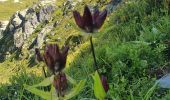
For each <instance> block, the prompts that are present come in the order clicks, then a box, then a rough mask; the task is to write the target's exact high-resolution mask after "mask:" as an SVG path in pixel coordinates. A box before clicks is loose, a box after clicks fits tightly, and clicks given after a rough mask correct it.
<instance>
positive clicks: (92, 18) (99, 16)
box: [73, 5, 107, 33]
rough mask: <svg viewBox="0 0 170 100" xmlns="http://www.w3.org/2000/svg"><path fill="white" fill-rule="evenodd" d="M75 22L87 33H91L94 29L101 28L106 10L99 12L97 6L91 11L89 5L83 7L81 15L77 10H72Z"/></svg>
mask: <svg viewBox="0 0 170 100" xmlns="http://www.w3.org/2000/svg"><path fill="white" fill-rule="evenodd" d="M73 15H74V19H75V21H76V24H77V25H78V26H79V27H80V28H81V29H83V30H84V31H85V32H87V33H93V32H94V31H95V30H97V29H99V28H101V26H102V25H103V23H104V21H105V19H106V17H107V10H103V11H102V12H100V11H99V10H98V9H97V8H96V9H95V10H94V12H93V13H92V12H91V11H90V9H89V7H88V6H87V5H86V6H85V7H84V14H83V16H81V15H80V13H79V12H78V11H73Z"/></svg>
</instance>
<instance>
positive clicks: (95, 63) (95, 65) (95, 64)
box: [90, 36, 98, 70]
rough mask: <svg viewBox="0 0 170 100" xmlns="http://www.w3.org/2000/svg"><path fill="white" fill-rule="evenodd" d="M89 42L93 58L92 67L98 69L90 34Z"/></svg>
mask: <svg viewBox="0 0 170 100" xmlns="http://www.w3.org/2000/svg"><path fill="white" fill-rule="evenodd" d="M90 44H91V51H92V55H93V60H94V69H95V70H98V67H97V61H96V55H95V51H94V45H93V40H92V36H90Z"/></svg>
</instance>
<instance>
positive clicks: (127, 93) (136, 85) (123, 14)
mask: <svg viewBox="0 0 170 100" xmlns="http://www.w3.org/2000/svg"><path fill="white" fill-rule="evenodd" d="M86 3H87V4H88V3H90V1H87V2H86ZM168 3H169V1H167V0H163V1H162V2H161V3H160V2H159V3H158V2H156V1H155V0H128V2H127V3H125V4H122V5H121V6H120V7H119V8H117V10H116V11H115V12H113V13H112V14H110V15H108V18H107V20H106V22H105V24H104V26H103V27H102V29H101V30H100V32H98V33H95V34H94V35H93V37H94V38H93V39H94V41H95V51H96V57H97V62H98V67H100V72H102V73H104V74H105V75H106V76H107V77H108V82H109V85H110V90H109V92H108V94H107V98H108V99H109V100H148V99H149V100H162V99H166V98H168V96H169V94H170V92H169V90H168V89H160V88H159V87H155V86H154V84H155V81H156V79H158V74H159V73H157V72H155V71H153V70H152V69H155V70H157V69H160V68H164V67H166V66H170V62H169V59H167V58H166V57H165V54H164V52H163V51H164V50H165V48H166V47H167V45H166V44H165V43H164V42H165V41H166V40H170V35H169V33H170V7H169V6H168ZM82 5H84V4H83V3H82ZM167 6H168V7H167ZM79 8H80V11H82V8H83V6H81V5H79V6H76V8H75V9H79ZM68 12H69V13H68V16H70V17H63V22H62V23H60V24H59V25H58V26H57V27H56V28H55V29H54V30H53V32H55V35H54V36H48V38H49V39H50V40H51V41H50V42H56V41H55V40H56V39H57V38H58V37H61V38H62V41H60V42H57V43H58V44H59V45H62V44H64V41H65V40H66V39H67V37H69V36H70V35H73V34H76V35H77V34H82V33H83V32H81V31H80V30H78V28H77V27H76V26H75V25H74V24H75V22H74V20H73V18H72V12H71V11H68ZM61 13H62V7H61V9H57V11H56V13H55V14H54V21H58V20H61ZM70 18H71V20H70ZM68 24H70V25H71V26H69V27H68V28H65V25H68ZM63 30H64V31H63ZM70 33H71V34H70ZM83 36H84V37H86V36H85V35H83ZM25 60H26V63H24V64H21V67H23V66H25V67H24V68H25V69H23V70H21V71H22V72H25V71H30V70H32V69H36V70H38V69H41V68H40V67H37V66H35V68H27V66H28V62H27V60H29V59H25ZM67 61H68V64H67V68H66V69H65V72H66V73H67V74H68V75H69V76H71V77H73V78H74V79H77V80H82V79H87V82H86V86H85V88H84V89H83V90H82V92H81V93H80V94H79V95H78V96H76V97H75V98H73V99H72V100H80V99H82V98H95V97H94V93H93V89H92V88H93V85H92V84H93V80H92V78H91V74H93V73H94V72H95V71H94V70H93V58H92V55H91V52H90V45H89V38H88V37H86V38H85V39H84V40H83V41H82V43H81V44H80V45H78V46H76V47H73V48H72V49H71V51H70V52H69V56H68V60H67ZM16 62H20V61H16ZM4 63H5V62H4ZM6 63H7V64H9V65H8V66H11V65H12V64H10V63H9V62H7V61H6ZM38 65H39V66H40V65H41V64H38ZM2 66H3V67H4V66H6V65H2ZM2 66H0V67H2ZM9 69H10V68H9ZM1 70H2V69H1ZM3 70H7V69H5V68H3ZM22 72H20V73H18V75H14V76H13V77H12V78H11V79H10V81H9V82H10V83H11V84H12V85H13V84H15V85H14V86H11V88H10V89H8V88H7V86H6V85H7V84H3V85H2V86H1V88H0V90H1V91H2V93H3V95H2V98H5V97H6V95H10V96H14V94H13V92H9V93H7V92H3V91H12V90H14V91H16V92H17V93H20V94H19V98H23V99H25V98H29V99H37V98H38V97H37V96H35V95H33V94H32V95H31V96H29V95H30V93H29V92H28V91H25V90H23V84H24V83H26V84H29V85H31V84H35V83H38V82H40V80H41V78H39V76H38V75H36V73H34V74H33V76H34V77H33V78H32V79H31V80H30V78H28V77H29V76H30V75H32V74H29V73H26V72H25V73H24V75H23V73H22ZM1 77H3V75H2V76H1ZM4 77H5V76H4ZM25 79H28V80H30V82H29V81H28V80H25ZM16 84H18V87H19V89H18V88H16ZM153 86H154V87H153ZM153 88H154V89H153ZM1 91H0V94H1ZM148 91H151V92H153V93H152V94H150V92H148ZM28 94H29V95H28ZM16 98H17V97H16ZM17 99H18V98H17Z"/></svg>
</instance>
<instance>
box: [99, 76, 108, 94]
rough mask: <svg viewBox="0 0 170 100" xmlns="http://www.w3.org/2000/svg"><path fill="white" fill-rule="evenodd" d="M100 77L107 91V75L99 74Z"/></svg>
mask: <svg viewBox="0 0 170 100" xmlns="http://www.w3.org/2000/svg"><path fill="white" fill-rule="evenodd" d="M100 79H101V82H102V85H103V88H104V90H105V92H107V91H108V90H109V85H108V83H107V77H106V76H104V75H101V77H100Z"/></svg>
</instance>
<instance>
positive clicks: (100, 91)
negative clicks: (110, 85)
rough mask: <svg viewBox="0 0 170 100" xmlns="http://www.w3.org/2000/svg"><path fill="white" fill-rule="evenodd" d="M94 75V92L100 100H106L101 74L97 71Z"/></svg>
mask: <svg viewBox="0 0 170 100" xmlns="http://www.w3.org/2000/svg"><path fill="white" fill-rule="evenodd" d="M92 77H93V80H94V86H93V88H94V94H95V97H96V98H97V99H99V100H104V98H105V97H106V92H105V90H104V88H103V85H102V82H101V80H100V76H99V74H98V72H97V71H96V72H95V74H94V76H92Z"/></svg>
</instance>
